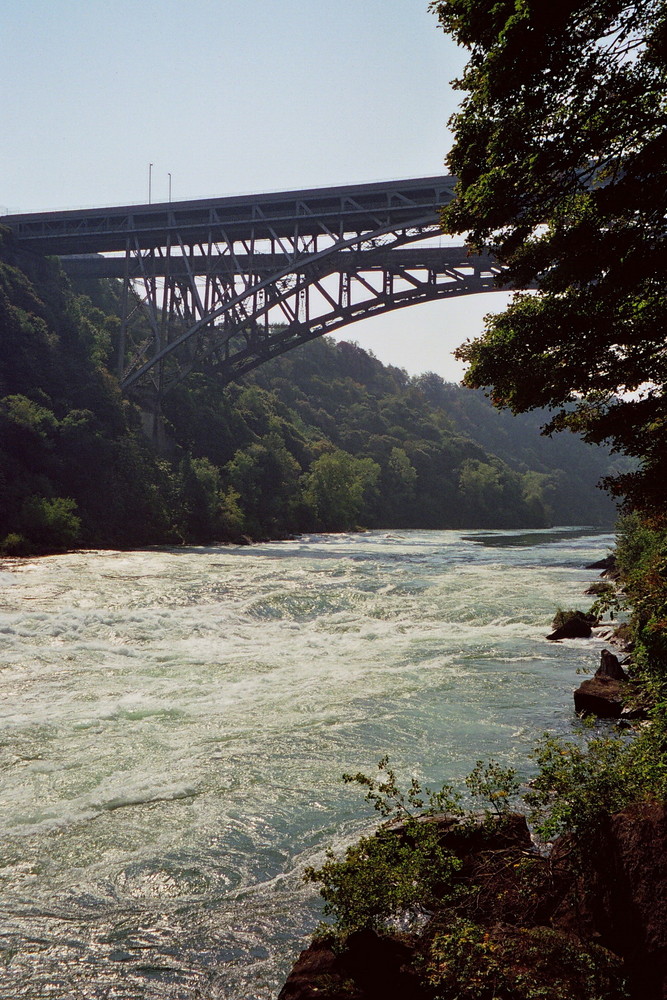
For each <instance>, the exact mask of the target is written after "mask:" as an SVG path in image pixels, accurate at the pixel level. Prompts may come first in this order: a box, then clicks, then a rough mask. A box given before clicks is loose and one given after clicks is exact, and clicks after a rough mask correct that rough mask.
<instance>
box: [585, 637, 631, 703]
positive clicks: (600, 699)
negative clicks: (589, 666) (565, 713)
mask: <svg viewBox="0 0 667 1000" xmlns="http://www.w3.org/2000/svg"><path fill="white" fill-rule="evenodd" d="M627 680H628V675H627V674H626V672H625V670H624V669H623V667H622V666H621V664H620V663H619V660H618V657H617V656H614V654H613V653H611V652H610V651H609V650H608V649H603V650H602V652H601V654H600V666H599V667H598V669H597V670H596V671H595V674H594V676H593V677H591V678H589V679H588V680H585V681H584V682H583V683H582V684H580V685H579V687H578V688H577V690H576V691H575V692H574V709H575V711H576V712H581V713H582V714H583V715H597V716H598V718H600V719H619V718H620V717H621V713H622V711H623V707H624V699H625V691H626V682H627Z"/></svg>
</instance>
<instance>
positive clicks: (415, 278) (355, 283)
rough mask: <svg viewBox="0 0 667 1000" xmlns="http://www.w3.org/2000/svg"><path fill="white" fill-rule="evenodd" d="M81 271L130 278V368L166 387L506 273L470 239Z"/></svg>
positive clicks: (101, 264)
mask: <svg viewBox="0 0 667 1000" xmlns="http://www.w3.org/2000/svg"><path fill="white" fill-rule="evenodd" d="M62 262H63V265H64V267H65V270H66V271H67V272H68V274H69V275H70V276H72V277H77V278H92V277H95V278H99V277H112V278H119V279H122V281H123V283H124V286H123V287H124V291H123V302H124V310H123V312H124V315H123V321H122V329H121V337H120V342H119V345H118V373H119V377H120V379H121V382H122V385H123V386H124V388H126V389H129V388H130V387H132V386H136V387H139V386H140V385H141V386H143V387H144V389H147V388H148V387H149V386H150V387H151V389H152V392H153V393H157V394H158V395H159V396H161V395H162V394H163V393H165V392H168V391H169V389H170V388H171V387H172V386H173V385H175V384H177V383H178V382H181V381H182V380H183V379H184V378H186V377H187V376H188V374H190V372H192V371H193V370H195V369H199V370H201V369H202V368H204V369H206V370H209V371H215V373H216V375H217V377H218V379H219V380H220V381H221V382H222V383H223V384H227V383H229V382H232V381H234V380H235V379H237V378H239V377H240V376H241V375H244V374H246V373H247V372H250V371H252V370H253V369H254V368H257V367H258V366H259V365H261V364H262V363H263V362H264V361H267V360H269V359H270V358H273V357H276V356H277V355H279V354H283V353H284V352H285V351H289V350H291V349H292V348H294V347H297V346H299V345H301V344H304V343H306V342H307V341H309V340H312V339H314V338H315V337H319V336H321V335H323V334H327V333H333V332H335V331H337V330H339V329H340V328H341V327H343V326H346V325H348V324H351V323H355V322H358V321H360V320H363V319H366V318H367V317H370V316H377V315H380V314H382V313H385V312H388V311H391V310H394V309H400V308H404V307H407V306H411V305H416V304H418V303H421V302H430V301H434V300H435V299H443V298H450V297H452V296H459V295H470V294H475V293H478V292H486V291H493V290H494V289H496V288H497V282H496V279H497V278H498V276H499V274H500V273H501V271H500V268H499V266H498V264H497V263H496V262H494V261H493V260H492V259H491V258H488V257H471V256H469V255H468V254H467V252H466V249H465V248H464V247H431V246H427V247H424V246H422V247H410V246H409V247H406V248H405V247H401V248H399V249H393V248H392V247H391V246H379V247H374V248H371V249H363V250H360V249H354V248H350V249H347V250H338V251H333V252H331V253H327V254H323V255H322V256H320V257H319V258H318V259H313V255H306V256H304V257H303V259H302V260H301V261H298V260H297V261H293V262H290V267H289V270H287V269H286V265H285V257H284V256H283V255H281V254H276V253H272V252H268V253H263V254H258V253H255V254H254V255H250V254H234V255H233V256H232V255H231V254H222V253H216V254H211V255H208V254H203V253H201V252H192V249H190V252H189V253H187V254H178V255H171V254H165V253H164V252H160V253H156V252H152V251H151V252H148V253H146V252H143V253H142V252H137V253H134V254H129V255H127V256H124V257H116V258H108V257H107V258H105V257H100V256H91V257H70V258H63V259H62Z"/></svg>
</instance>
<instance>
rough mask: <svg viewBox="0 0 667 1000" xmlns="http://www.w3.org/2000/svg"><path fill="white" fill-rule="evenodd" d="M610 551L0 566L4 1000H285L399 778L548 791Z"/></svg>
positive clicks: (270, 551) (504, 542)
mask: <svg viewBox="0 0 667 1000" xmlns="http://www.w3.org/2000/svg"><path fill="white" fill-rule="evenodd" d="M610 544H611V537H610V536H608V535H601V534H595V533H592V532H585V531H581V530H579V531H577V530H569V531H568V530H566V531H561V532H545V531H532V532H523V533H522V532H481V531H478V532H466V533H461V532H453V531H443V532H414V531H410V532H407V531H406V532H392V533H383V532H370V533H367V534H358V535H338V536H314V537H306V538H300V539H298V540H295V541H289V542H280V543H275V544H270V545H262V546H254V547H250V548H197V549H189V550H152V551H140V552H83V553H75V554H72V555H64V556H56V557H51V558H45V559H38V560H34V561H22V562H19V561H12V560H10V561H7V562H5V564H4V565H2V566H0V644H1V649H2V654H1V657H0V705H1V707H0V711H1V714H2V730H1V732H0V767H1V770H2V796H1V800H0V828H1V829H0V996H2V997H3V998H5V997H7V998H12V1000H13V998H19V997H30V998H31V1000H37V998H47V997H48V998H54V997H57V998H85V1000H88V998H97V997H104V998H114V1000H121V998H122V1000H135V998H138V997H140V998H155V1000H157V998H160V1000H164V998H184V1000H185V998H187V1000H193V998H213V1000H216V998H229V1000H270V998H274V997H275V996H276V994H277V993H278V990H279V988H280V985H281V984H282V982H283V980H284V977H285V974H286V973H287V971H288V969H289V967H290V964H291V962H292V960H293V958H294V957H295V955H296V954H297V953H298V951H299V950H300V948H302V947H303V946H304V944H305V941H306V938H307V936H308V934H309V933H310V931H311V930H312V928H313V927H314V926H315V924H316V923H317V921H318V919H319V917H320V909H319V902H318V897H317V893H316V891H315V890H314V888H313V887H311V886H306V885H305V884H304V883H303V881H302V873H303V870H304V868H305V867H306V866H307V865H311V864H318V863H319V862H321V861H322V859H323V856H324V851H325V850H326V848H327V847H329V846H332V845H333V846H334V847H337V848H339V849H340V848H341V847H342V846H344V845H345V844H346V843H349V842H350V841H351V840H352V839H354V838H355V837H356V836H358V835H359V833H360V832H362V831H363V830H366V829H368V827H369V823H370V822H372V817H371V816H370V815H369V812H368V808H367V807H366V806H365V804H364V803H363V800H362V796H361V795H360V794H359V792H358V791H357V790H355V789H354V788H350V787H349V786H345V785H343V784H342V782H341V781H340V775H341V773H342V772H343V771H349V770H354V771H357V770H359V769H362V770H372V769H373V768H374V767H375V764H376V762H377V760H378V759H379V758H380V757H381V756H383V755H384V754H385V753H389V754H390V757H391V760H392V763H393V764H394V765H395V767H396V768H397V770H399V771H400V772H401V773H402V774H404V775H405V776H408V777H409V776H411V775H416V776H417V777H419V778H420V779H426V780H427V782H430V783H431V784H434V783H436V782H437V783H440V782H441V781H443V780H445V779H448V780H452V781H455V782H456V781H459V780H460V779H461V778H462V777H463V776H464V775H465V774H466V773H468V771H469V770H470V769H471V768H472V766H473V765H474V763H475V761H476V760H477V759H478V758H480V757H486V756H489V755H493V756H494V757H496V758H498V759H500V760H502V761H503V762H511V763H513V764H515V765H516V766H517V767H518V768H519V770H520V771H521V773H522V775H528V774H529V771H530V762H529V761H528V760H527V755H528V753H529V751H530V748H531V746H532V744H533V742H534V740H535V738H536V737H537V736H538V735H539V734H540V733H542V732H543V731H544V730H546V729H550V730H553V731H556V732H567V731H568V729H569V727H570V726H571V722H572V718H573V712H572V690H573V688H574V687H575V686H576V684H577V683H578V680H577V669H578V668H579V667H587V666H589V665H591V663H593V661H594V659H595V656H596V655H597V652H596V651H599V648H600V646H601V643H600V642H597V641H596V640H592V641H583V640H579V641H572V642H568V643H558V644H552V643H549V642H547V641H545V638H544V636H545V634H546V631H547V626H548V623H549V621H550V619H551V617H552V615H553V613H554V610H555V609H556V607H558V606H559V605H560V606H564V607H570V606H582V605H585V604H586V601H587V600H588V599H587V598H582V596H581V592H582V590H583V588H584V586H585V585H586V583H587V582H588V581H590V580H591V579H592V578H594V576H595V574H594V573H592V572H591V571H586V570H585V569H584V568H583V567H584V566H585V564H586V563H588V562H590V561H591V560H594V559H597V558H600V557H601V556H603V555H604V554H605V553H606V551H607V549H608V547H609V545H610Z"/></svg>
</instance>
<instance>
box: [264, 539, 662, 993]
mask: <svg viewBox="0 0 667 1000" xmlns="http://www.w3.org/2000/svg"><path fill="white" fill-rule="evenodd" d="M626 545H627V539H626ZM590 568H591V569H594V568H603V569H607V570H610V567H609V566H602V564H600V565H597V564H593V566H591V567H590ZM616 575H617V576H618V574H616ZM621 575H622V574H621ZM626 579H627V571H626ZM624 583H625V580H621V585H623V584H624ZM587 593H594V594H598V595H599V594H601V593H602V594H604V595H605V601H606V606H607V607H609V606H613V600H616V601H617V598H612V594H611V588H606V589H605V590H603V589H602V588H600V587H598V586H596V585H592V586H591V587H589V588H588V590H587ZM595 610H597V609H595ZM596 624H597V616H596V614H595V611H594V613H593V614H586V613H584V612H576V611H571V612H559V614H558V615H557V616H556V620H555V621H554V623H553V625H554V626H557V627H556V631H554V632H553V633H552V634H550V635H549V636H547V639H549V640H551V641H556V642H558V643H559V644H560V643H561V642H562V641H563V640H564V639H567V638H568V637H570V638H573V637H574V638H576V639H579V640H580V638H581V637H585V636H591V635H592V634H593V633H594V630H595V626H596ZM591 625H592V626H593V631H592V630H591V627H590V626H591ZM607 631H608V635H607V638H611V639H613V638H614V636H613V629H608V630H607ZM622 631H623V633H624V634H623V635H622V636H619V637H618V641H619V646H621V647H625V651H626V652H627V651H628V638H627V636H628V633H630V634H632V631H633V629H632V620H631V622H630V624H629V625H627V626H624V628H623V630H622ZM630 645H632V643H630ZM641 653H642V650H641V647H640V649H639V657H640V658H639V664H637V663H633V660H632V657H631V656H630V657H626V658H625V660H624V666H625V668H627V670H629V671H630V674H628V673H626V670H625V669H624V667H622V666H621V665H620V663H619V660H618V659H617V657H616V656H615V655H614V654H612V653H611V652H610V651H609V650H606V649H603V650H602V652H601V654H600V659H601V662H600V667H599V668H598V670H597V672H596V674H595V676H594V677H593V678H591V679H590V680H587V681H584V682H583V684H582V685H580V686H579V688H578V689H577V690H576V691H575V692H574V701H575V706H576V707H577V709H578V711H579V712H580V714H581V713H583V714H592V715H597V716H598V717H603V718H609V717H611V718H616V719H619V722H618V726H619V727H620V726H623V727H625V729H632V728H633V725H634V726H635V727H636V726H637V724H638V722H637V720H641V719H646V718H647V711H648V709H649V706H650V703H651V694H650V693H649V688H650V687H651V686H650V685H647V684H646V674H645V671H644V672H642V670H641ZM653 691H655V688H653ZM657 711H658V710H657V709H656V708H655V706H654V709H653V712H652V713H651V714H652V718H651V721H650V722H643V723H640V725H641V729H637V728H635V730H634V733H633V736H632V737H631V738H629V739H626V740H624V739H623V736H622V735H621V732H619V729H616V730H613V729H612V730H608V731H607V733H606V734H603V735H597V736H596V737H595V738H593V739H592V740H591V741H590V742H589V743H588V746H586V745H585V744H584V745H582V742H581V739H579V740H577V741H576V742H573V741H572V740H571V739H570V740H567V741H565V740H563V739H562V738H560V739H558V738H556V739H554V738H552V737H549V738H547V737H544V738H543V740H542V741H541V743H540V744H539V745H538V748H537V750H536V753H535V755H534V756H535V757H536V759H537V762H538V768H539V769H538V773H537V775H536V776H535V777H534V778H533V779H532V781H531V782H530V785H529V788H528V790H527V791H526V792H525V794H524V795H523V800H524V809H525V808H526V807H530V809H531V813H530V817H531V820H532V823H533V824H534V828H533V836H532V837H531V834H530V833H529V830H528V827H527V826H526V821H525V818H524V816H523V815H513V814H512V813H511V812H510V811H509V809H510V801H511V795H512V793H514V794H516V791H517V788H516V787H515V786H514V785H513V776H512V775H511V774H510V772H508V771H503V769H502V768H499V767H498V766H497V765H488V766H487V768H486V770H485V771H483V770H482V771H478V774H477V775H476V776H475V780H474V781H471V780H470V779H468V785H469V788H471V789H472V790H473V793H474V794H477V795H482V796H486V798H487V800H488V801H487V807H486V812H485V816H484V818H482V819H479V818H475V817H474V816H473V814H471V813H468V814H467V815H464V816H463V817H462V818H459V819H456V818H455V817H453V816H452V815H451V814H450V815H449V816H447V815H442V816H439V815H437V814H432V809H433V804H434V800H433V799H431V803H432V805H431V813H429V811H427V812H426V813H421V814H418V816H417V819H416V821H415V820H412V819H410V818H409V810H408V812H405V802H406V800H405V799H400V798H398V797H397V795H396V791H395V784H394V778H393V775H392V777H391V780H390V782H389V784H387V781H386V779H385V781H384V784H378V783H377V782H374V779H373V778H372V776H371V777H368V778H367V777H363V776H361V775H359V776H358V779H357V780H361V779H362V777H363V781H362V783H363V784H365V785H366V786H367V787H369V788H370V789H371V792H370V793H369V795H370V796H371V797H372V798H373V799H375V801H376V803H377V801H378V800H377V789H378V788H379V789H384V790H385V792H386V790H387V789H390V788H392V789H393V791H392V792H391V795H390V796H389V798H387V797H386V796H385V803H386V804H387V805H392V806H393V807H394V808H395V809H396V810H397V811H396V812H395V813H394V816H393V822H392V820H391V819H390V820H389V821H387V822H385V824H383V825H382V826H381V827H380V828H379V830H378V831H377V833H376V834H375V835H374V836H373V837H371V838H367V839H366V840H364V841H361V842H360V843H359V844H358V845H357V846H353V847H351V848H348V849H347V851H346V852H345V855H344V856H343V857H342V858H341V859H340V860H339V861H336V862H334V861H333V860H331V861H329V862H328V863H327V865H325V866H324V867H323V868H322V869H320V870H319V871H318V872H316V873H314V877H315V878H316V880H317V881H319V882H321V884H322V892H323V895H324V898H325V900H326V901H327V906H328V907H329V913H330V914H331V915H333V917H334V918H335V919H334V927H332V928H331V929H330V930H329V931H328V932H327V931H324V930H323V931H321V932H320V934H319V936H316V937H315V939H314V940H313V942H312V944H311V945H310V947H309V948H308V949H307V950H306V951H304V952H303V953H302V954H301V956H300V958H299V959H298V960H297V962H296V964H295V966H294V967H293V969H292V972H291V973H290V976H289V977H288V979H287V981H286V983H285V985H284V987H283V990H282V991H281V993H280V1000H315V998H316V997H319V996H322V995H326V996H327V997H328V998H331V1000H343V998H346V1000H350V998H351V1000H380V998H382V1000H385V998H391V997H393V996H396V995H398V994H397V993H396V984H397V983H400V991H399V992H400V996H401V998H402V1000H433V998H437V1000H449V998H452V1000H453V998H456V1000H466V998H470V1000H487V998H488V1000H529V998H532V997H534V996H537V995H540V996H542V995H544V996H546V995H548V996H549V997H550V998H552V1000H561V998H562V1000H578V998H580V1000H590V998H591V997H592V996H595V997H596V998H599V1000H617V998H618V1000H620V998H621V997H630V998H631V1000H662V998H663V997H664V995H665V993H666V992H667V912H666V911H664V908H663V907H662V906H661V905H660V904H659V903H658V901H659V900H662V899H664V898H667V804H666V802H665V794H666V792H667V789H666V787H665V777H664V767H663V760H664V747H665V743H666V741H667V726H666V725H665V722H664V719H663V717H662V715H661V714H660V713H658V714H656V712H657ZM622 714H623V715H624V718H623V719H622V720H621V719H620V716H621V715H622ZM382 766H383V765H381V767H382ZM481 767H482V765H481V764H480V768H481ZM472 777H473V776H471V778H472ZM448 794H449V793H448ZM450 798H451V795H450ZM425 804H428V803H427V801H426V799H424V797H421V798H419V799H415V805H418V806H421V807H422V808H423V806H424V805H425ZM454 804H455V805H456V803H454ZM386 814H387V813H385V815H386ZM405 817H408V818H407V820H406V819H405ZM397 820H403V821H404V822H407V827H406V829H407V831H408V833H407V841H406V844H405V847H406V848H407V849H408V855H404V854H402V853H401V852H400V851H399V850H398V849H397V847H396V846H395V845H392V844H391V841H392V839H393V840H395V839H396V837H397V831H396V826H395V824H396V822H397ZM425 829H428V830H429V831H430V835H431V837H433V836H435V843H434V842H433V841H432V842H431V843H430V844H425V842H423V836H424V830H425ZM535 835H537V838H538V839H537V841H535V840H534V839H533V837H534V836H535ZM398 836H399V837H400V836H402V834H401V833H400V831H399V833H398ZM554 836H555V840H553V843H547V840H549V839H553V838H554ZM540 841H541V843H542V846H541V847H540V846H539V845H540ZM388 842H389V843H388ZM383 844H384V845H385V846H384V847H383V846H382V845H383ZM425 847H426V848H427V854H428V852H429V851H430V854H429V855H428V857H426V858H425V860H424V861H422V860H420V859H421V857H422V854H423V852H424V849H425ZM438 851H439V852H441V853H440V854H438V853H437V852H438ZM380 859H382V861H380ZM408 859H409V864H410V865H411V868H410V875H409V876H408V877H409V880H410V884H411V885H412V887H413V889H412V895H410V893H409V892H408V894H407V895H404V896H399V897H397V898H396V900H395V901H394V902H393V903H392V902H391V897H390V896H388V894H387V886H389V885H391V884H396V885H400V884H401V879H403V878H404V877H405V875H404V873H403V869H404V867H405V865H406V863H407V860H408ZM420 864H425V866H426V870H428V876H426V870H425V872H424V873H423V874H421V873H420V868H419V866H420ZM452 864H454V865H455V867H454V869H453V870H452ZM424 878H426V881H424V882H423V884H422V879H424ZM434 886H435V887H436V888H435V890H434ZM358 893H360V894H362V895H363V897H364V898H365V899H366V900H367V902H366V903H365V904H364V908H362V909H360V908H359V904H358V902H357V901H356V900H357V894H358ZM359 898H361V897H359ZM397 921H398V922H399V923H401V924H402V925H403V930H402V932H401V933H397V931H396V927H397V926H398V923H397ZM410 928H411V929H410Z"/></svg>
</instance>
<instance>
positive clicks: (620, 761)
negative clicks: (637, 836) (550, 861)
mask: <svg viewBox="0 0 667 1000" xmlns="http://www.w3.org/2000/svg"><path fill="white" fill-rule="evenodd" d="M666 709H667V706H658V707H657V708H656V709H655V711H654V713H653V719H652V722H651V725H650V726H648V727H645V728H643V729H642V730H641V731H640V732H639V733H638V734H637V735H635V736H632V735H631V736H626V735H624V734H622V733H611V734H609V735H605V736H598V737H595V738H593V739H592V740H590V741H589V742H588V743H584V744H578V743H574V742H572V741H570V740H564V739H561V738H558V737H555V736H549V735H545V736H544V737H543V738H542V739H541V740H540V741H539V743H538V745H537V748H536V750H535V753H534V758H535V760H536V761H537V764H538V768H539V770H538V774H537V776H536V777H535V778H534V779H533V780H532V781H531V788H530V790H529V791H528V792H527V793H526V794H525V795H524V799H525V801H526V802H527V803H528V805H529V806H530V807H531V809H532V813H531V820H532V821H533V822H534V823H535V824H536V827H537V831H538V833H539V834H540V836H541V837H543V838H544V839H545V840H549V839H551V838H553V837H554V836H557V835H558V834H561V833H567V832H573V833H575V834H577V835H578V840H579V842H580V844H581V845H582V846H585V843H586V840H587V838H588V836H589V835H590V834H591V833H592V832H593V831H594V830H595V829H596V828H597V827H598V826H599V825H600V823H601V822H602V820H603V819H604V818H605V817H607V816H610V815H611V814H612V813H614V812H618V811H619V810H621V809H623V808H624V807H625V806H627V805H628V804H629V803H630V802H634V801H637V800H640V799H650V798H658V799H660V798H664V797H665V796H666V795H667V711H666Z"/></svg>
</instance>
